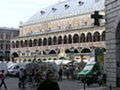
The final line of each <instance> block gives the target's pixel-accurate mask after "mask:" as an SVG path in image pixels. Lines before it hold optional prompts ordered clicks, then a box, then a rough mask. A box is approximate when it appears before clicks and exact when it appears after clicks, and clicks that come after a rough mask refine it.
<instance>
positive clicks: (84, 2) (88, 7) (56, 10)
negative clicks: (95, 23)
mask: <svg viewBox="0 0 120 90" xmlns="http://www.w3.org/2000/svg"><path fill="white" fill-rule="evenodd" d="M104 3H105V0H66V1H63V2H60V3H57V4H55V5H52V6H49V7H47V8H44V9H42V10H40V11H38V12H37V13H36V14H35V15H33V16H32V17H31V18H30V19H29V20H28V21H27V22H25V23H24V24H23V25H29V24H35V23H39V22H44V21H48V20H54V19H60V18H65V17H70V16H74V15H81V14H85V13H89V12H93V11H95V10H104V8H105V5H104Z"/></svg>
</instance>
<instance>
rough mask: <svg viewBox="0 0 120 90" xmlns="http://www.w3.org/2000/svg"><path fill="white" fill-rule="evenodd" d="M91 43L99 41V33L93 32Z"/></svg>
mask: <svg viewBox="0 0 120 90" xmlns="http://www.w3.org/2000/svg"><path fill="white" fill-rule="evenodd" d="M93 41H94V42H99V41H100V33H99V32H95V33H94V34H93Z"/></svg>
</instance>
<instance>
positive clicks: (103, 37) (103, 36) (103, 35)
mask: <svg viewBox="0 0 120 90" xmlns="http://www.w3.org/2000/svg"><path fill="white" fill-rule="evenodd" d="M101 36H102V38H101V39H102V41H105V31H103V33H102V35H101Z"/></svg>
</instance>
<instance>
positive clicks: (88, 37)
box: [86, 32, 92, 42]
mask: <svg viewBox="0 0 120 90" xmlns="http://www.w3.org/2000/svg"><path fill="white" fill-rule="evenodd" d="M86 42H92V34H91V33H90V32H89V33H87V36H86Z"/></svg>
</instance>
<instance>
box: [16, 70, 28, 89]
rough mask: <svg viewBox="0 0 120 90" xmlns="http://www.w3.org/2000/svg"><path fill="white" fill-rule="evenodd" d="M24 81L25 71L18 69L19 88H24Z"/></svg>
mask: <svg viewBox="0 0 120 90" xmlns="http://www.w3.org/2000/svg"><path fill="white" fill-rule="evenodd" d="M25 80H26V71H25V70H24V69H22V68H21V69H20V71H19V83H18V86H19V87H23V88H25Z"/></svg>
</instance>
